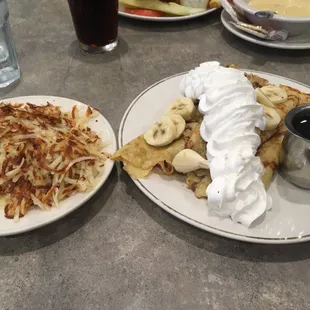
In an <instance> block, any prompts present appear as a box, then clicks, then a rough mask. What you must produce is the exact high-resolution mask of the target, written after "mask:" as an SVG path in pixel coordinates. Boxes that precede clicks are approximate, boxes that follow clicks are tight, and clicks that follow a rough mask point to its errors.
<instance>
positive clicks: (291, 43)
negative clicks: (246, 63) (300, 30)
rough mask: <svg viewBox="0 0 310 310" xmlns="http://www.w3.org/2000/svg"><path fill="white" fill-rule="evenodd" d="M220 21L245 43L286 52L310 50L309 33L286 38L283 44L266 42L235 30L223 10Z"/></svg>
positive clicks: (228, 16)
mask: <svg viewBox="0 0 310 310" xmlns="http://www.w3.org/2000/svg"><path fill="white" fill-rule="evenodd" d="M221 20H222V23H223V25H224V27H225V28H226V29H227V30H228V31H229V32H231V33H233V34H234V35H236V36H237V37H239V38H241V39H244V40H246V41H249V42H252V43H255V44H258V45H263V46H267V47H271V48H280V49H288V50H304V49H310V32H309V33H307V34H303V35H299V36H295V37H288V38H287V40H285V41H283V42H279V41H267V40H263V39H260V38H257V37H255V36H252V35H251V34H249V33H246V32H243V31H241V30H239V29H237V28H236V27H235V26H234V25H232V24H231V23H230V22H231V21H232V19H231V17H230V15H229V14H228V13H227V12H226V11H225V10H223V11H222V14H221Z"/></svg>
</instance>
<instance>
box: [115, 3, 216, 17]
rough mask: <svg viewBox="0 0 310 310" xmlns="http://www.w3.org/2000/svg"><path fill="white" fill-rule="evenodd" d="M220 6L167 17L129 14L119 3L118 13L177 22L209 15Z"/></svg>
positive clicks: (125, 15)
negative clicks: (191, 13) (200, 11)
mask: <svg viewBox="0 0 310 310" xmlns="http://www.w3.org/2000/svg"><path fill="white" fill-rule="evenodd" d="M218 9H219V8H216V9H210V10H207V11H205V12H202V13H198V14H193V15H186V16H167V17H152V16H140V15H134V14H129V13H126V12H125V8H124V6H123V5H122V4H121V3H119V8H118V14H119V15H120V16H124V17H128V18H132V19H138V20H145V21H152V22H177V21H182V20H189V19H194V18H198V17H201V16H205V15H208V14H210V13H212V12H214V11H216V10H218Z"/></svg>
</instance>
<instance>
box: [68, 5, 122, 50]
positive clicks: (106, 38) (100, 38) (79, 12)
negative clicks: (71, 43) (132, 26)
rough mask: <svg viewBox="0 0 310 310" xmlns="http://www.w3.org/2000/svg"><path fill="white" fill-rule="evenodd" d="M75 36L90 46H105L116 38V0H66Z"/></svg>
mask: <svg viewBox="0 0 310 310" xmlns="http://www.w3.org/2000/svg"><path fill="white" fill-rule="evenodd" d="M68 3H69V6H70V11H71V15H72V19H73V23H74V27H75V31H76V34H77V37H78V39H79V41H80V42H82V43H84V44H86V45H90V46H94V47H95V46H99V47H100V46H105V45H107V44H110V43H113V42H114V41H115V40H116V38H117V26H118V17H117V12H118V0H68Z"/></svg>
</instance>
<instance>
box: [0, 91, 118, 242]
mask: <svg viewBox="0 0 310 310" xmlns="http://www.w3.org/2000/svg"><path fill="white" fill-rule="evenodd" d="M27 98H29V99H28V100H29V101H30V100H31V99H30V98H34V99H41V98H42V100H49V101H51V100H66V101H72V102H74V103H76V104H80V105H83V106H87V105H86V104H85V103H82V102H80V101H77V100H74V99H70V98H65V97H57V96H48V95H42V96H41V95H35V96H19V97H13V98H4V99H2V100H1V102H6V101H21V100H23V101H26V100H27ZM44 98H46V99H44ZM47 98H48V99H47ZM100 117H101V118H102V121H103V123H104V126H105V127H104V128H105V129H106V130H107V131H108V133H109V135H110V137H111V143H110V144H109V146H110V147H111V148H112V152H115V151H116V150H117V140H116V136H115V133H114V131H113V128H112V126H111V125H110V123H109V122H108V120H107V119H106V118H105V117H104V116H103V115H102V114H101V113H100ZM114 164H115V163H114V161H112V160H108V161H107V162H106V165H105V167H106V170H105V171H104V173H103V175H102V176H101V178H100V181H99V183H98V184H97V185H96V187H95V188H94V189H93V190H92V191H91V192H89V194H88V195H87V196H85V197H84V198H83V199H82V200H81V201H79V203H77V204H75V206H74V207H73V208H71V209H69V210H67V211H66V212H64V213H62V214H60V215H59V216H55V217H53V218H49V219H46V220H43V221H42V222H39V223H37V224H33V225H30V226H26V227H23V228H18V227H17V226H16V228H12V229H8V230H0V237H6V236H12V235H19V234H22V233H25V232H28V231H32V230H35V229H38V228H40V227H43V226H46V225H49V224H51V223H53V222H56V221H58V220H60V219H61V218H64V217H66V216H67V215H68V214H70V213H72V212H73V211H75V210H77V209H78V208H79V207H81V206H82V205H84V204H85V203H86V202H87V201H88V200H89V199H91V198H92V197H93V196H94V195H95V194H96V193H97V192H98V191H99V190H100V188H101V187H102V186H103V184H104V183H105V182H106V181H107V179H108V177H109V176H110V174H111V172H112V169H113V167H114ZM71 197H74V196H71ZM60 208H61V207H60ZM3 216H4V215H3ZM16 224H17V225H18V223H16Z"/></svg>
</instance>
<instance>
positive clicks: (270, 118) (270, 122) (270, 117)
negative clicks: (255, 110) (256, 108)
mask: <svg viewBox="0 0 310 310" xmlns="http://www.w3.org/2000/svg"><path fill="white" fill-rule="evenodd" d="M263 108H264V116H265V117H266V118H267V125H266V129H265V130H273V129H275V128H277V126H278V125H279V124H280V121H281V117H280V115H279V113H278V112H277V111H276V110H275V109H273V108H271V107H266V106H265V105H263Z"/></svg>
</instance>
